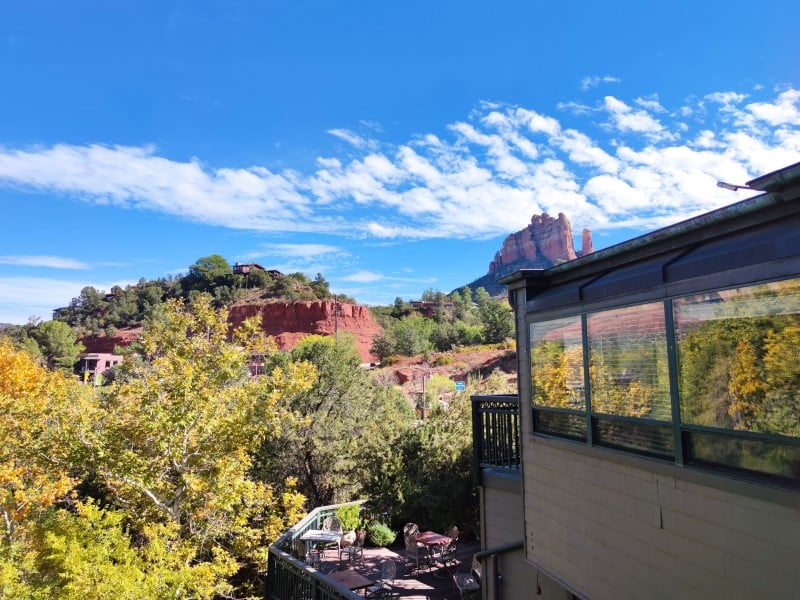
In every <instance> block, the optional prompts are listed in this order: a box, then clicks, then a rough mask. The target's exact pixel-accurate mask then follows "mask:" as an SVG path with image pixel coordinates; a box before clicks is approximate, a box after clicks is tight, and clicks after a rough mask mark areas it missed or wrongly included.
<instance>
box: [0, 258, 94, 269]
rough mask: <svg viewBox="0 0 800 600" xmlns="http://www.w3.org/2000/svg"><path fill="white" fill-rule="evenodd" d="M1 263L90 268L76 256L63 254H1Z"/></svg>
mask: <svg viewBox="0 0 800 600" xmlns="http://www.w3.org/2000/svg"><path fill="white" fill-rule="evenodd" d="M0 265H14V266H20V267H46V268H50V269H88V268H89V264H88V263H85V262H83V261H80V260H75V259H74V258H65V257H61V256H31V255H18V256H0Z"/></svg>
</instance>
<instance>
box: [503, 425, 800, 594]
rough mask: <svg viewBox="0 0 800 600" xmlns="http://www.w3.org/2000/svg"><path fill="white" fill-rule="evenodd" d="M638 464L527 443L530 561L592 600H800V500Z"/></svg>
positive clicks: (562, 446) (545, 443)
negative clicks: (769, 497) (740, 490)
mask: <svg viewBox="0 0 800 600" xmlns="http://www.w3.org/2000/svg"><path fill="white" fill-rule="evenodd" d="M639 462H640V463H641V464H642V465H643V466H642V467H641V468H639V467H637V466H631V465H630V464H624V463H620V462H617V461H615V460H612V455H611V454H610V453H602V452H598V453H597V456H593V455H592V454H587V453H586V452H576V451H572V450H571V449H570V447H569V444H566V443H553V442H548V441H540V440H535V441H534V440H532V439H531V438H528V440H527V443H526V448H525V456H524V465H525V467H524V472H525V479H524V488H525V501H524V502H525V519H526V523H527V536H526V552H527V556H528V557H529V558H530V560H531V561H533V562H535V563H537V564H540V565H542V567H543V568H544V569H546V570H547V571H549V572H551V573H552V574H553V575H555V576H556V577H558V578H559V579H561V580H563V581H564V582H566V583H567V584H568V585H569V586H570V587H572V588H573V589H575V590H576V591H577V592H578V593H580V594H581V595H583V596H586V597H587V598H601V599H602V598H614V599H619V598H723V597H724V598H748V599H752V598H782V599H783V598H789V597H798V594H800V591H799V590H800V508H798V507H799V506H800V500H799V503H798V504H795V505H794V506H791V505H789V504H786V503H784V504H779V503H773V502H769V501H766V500H759V499H757V498H755V497H753V496H754V495H750V496H748V495H742V494H737V493H735V492H731V491H726V490H723V489H718V488H716V487H714V485H713V484H714V481H715V479H717V478H715V477H713V476H709V477H708V480H709V484H708V485H703V484H698V483H694V482H692V481H687V480H684V479H683V478H681V477H680V476H669V475H663V474H659V473H656V472H654V471H650V470H646V467H647V464H648V461H644V460H643V461H639ZM675 471H676V472H677V471H679V469H677V468H676V469H675ZM745 485H746V484H745ZM493 512H494V511H493Z"/></svg>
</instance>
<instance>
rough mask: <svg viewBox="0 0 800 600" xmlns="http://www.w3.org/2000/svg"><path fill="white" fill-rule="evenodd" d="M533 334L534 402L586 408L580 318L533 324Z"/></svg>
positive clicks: (532, 386)
mask: <svg viewBox="0 0 800 600" xmlns="http://www.w3.org/2000/svg"><path fill="white" fill-rule="evenodd" d="M530 333H531V392H532V395H533V404H534V405H535V406H551V407H555V408H571V409H574V410H586V398H585V396H584V380H583V340H582V337H581V319H580V317H579V316H575V317H567V318H564V319H553V320H550V321H541V322H538V323H532V324H531V330H530Z"/></svg>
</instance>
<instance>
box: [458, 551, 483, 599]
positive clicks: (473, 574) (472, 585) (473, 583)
mask: <svg viewBox="0 0 800 600" xmlns="http://www.w3.org/2000/svg"><path fill="white" fill-rule="evenodd" d="M453 585H455V586H456V588H457V589H458V593H459V597H460V598H461V599H462V600H464V598H467V597H468V596H469V595H471V594H473V593H474V592H479V591H480V589H481V563H480V561H479V560H478V558H477V556H475V555H473V556H472V566H471V568H470V572H469V573H456V574H454V575H453Z"/></svg>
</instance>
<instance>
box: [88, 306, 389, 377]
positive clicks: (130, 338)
mask: <svg viewBox="0 0 800 600" xmlns="http://www.w3.org/2000/svg"><path fill="white" fill-rule="evenodd" d="M336 311H338V312H339V314H338V315H336V314H335V312H336ZM249 317H258V318H259V319H260V321H261V328H262V330H263V331H264V333H266V334H267V335H269V336H271V337H273V338H274V339H275V341H276V343H277V345H278V348H279V349H281V350H291V349H292V348H294V347H295V346H296V345H297V343H298V342H299V341H300V340H301V339H303V338H304V337H305V336H307V335H311V334H318V335H330V336H333V335H336V332H337V330H338V332H339V333H341V334H351V335H353V336H354V337H355V345H356V349H357V350H358V353H359V355H360V356H361V360H362V362H364V363H372V362H375V360H376V359H375V357H374V356H372V355H371V354H370V347H371V346H372V338H373V337H374V336H375V335H377V334H378V333H379V332H380V326H379V325H378V323H377V322H375V320H374V319H373V318H372V313H371V312H370V310H369V308H367V307H366V306H361V305H358V304H349V303H341V302H337V303H334V302H324V301H303V302H261V303H251V304H242V305H238V306H233V307H231V308H230V309H229V314H228V320H229V321H230V323H231V325H232V326H238V325H240V324H241V323H242V321H244V320H245V319H247V318H249ZM140 333H141V328H136V329H125V330H120V331H118V332H117V334H116V335H114V336H106V335H100V336H90V337H85V338H82V339H81V342H82V343H83V345H84V346H86V352H113V350H114V347H115V346H118V345H119V346H127V345H129V344H131V343H132V342H134V341H135V340H136V339H137V338H138V336H139V334H140Z"/></svg>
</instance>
